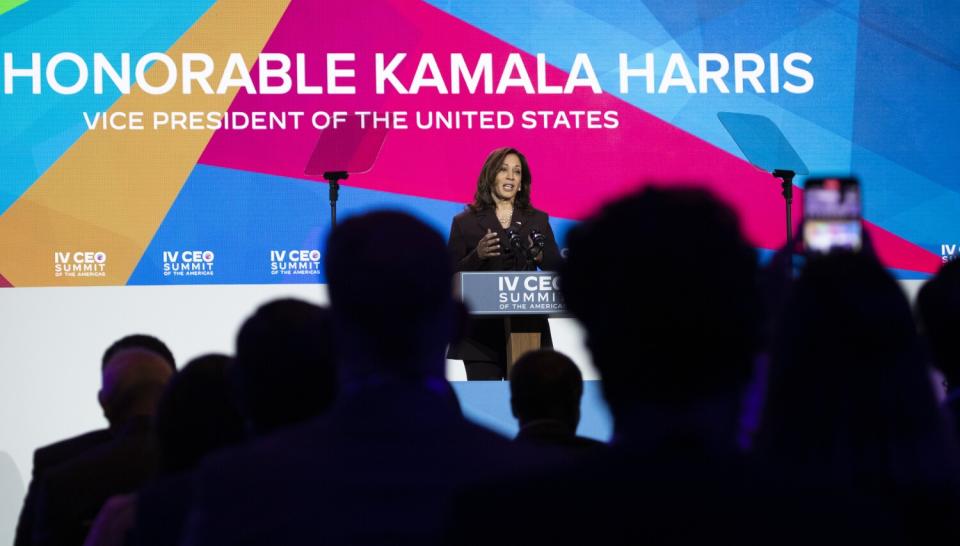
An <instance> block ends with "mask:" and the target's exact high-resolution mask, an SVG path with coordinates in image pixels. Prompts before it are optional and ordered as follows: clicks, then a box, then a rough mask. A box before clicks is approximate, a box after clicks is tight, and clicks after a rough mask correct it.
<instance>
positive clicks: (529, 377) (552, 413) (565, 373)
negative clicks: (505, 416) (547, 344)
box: [510, 350, 583, 432]
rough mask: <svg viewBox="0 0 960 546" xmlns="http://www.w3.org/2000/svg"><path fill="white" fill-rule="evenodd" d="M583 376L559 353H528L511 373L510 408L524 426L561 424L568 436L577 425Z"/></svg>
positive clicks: (545, 351) (574, 365) (570, 361)
mask: <svg viewBox="0 0 960 546" xmlns="http://www.w3.org/2000/svg"><path fill="white" fill-rule="evenodd" d="M581 396H583V375H582V374H581V373H580V369H579V368H577V365H576V364H574V363H573V361H572V360H570V358H569V357H567V356H566V355H564V354H562V353H558V352H555V351H549V350H541V351H531V352H529V353H527V354H525V355H523V356H522V357H520V359H519V360H517V362H516V363H515V364H514V365H513V369H512V370H511V371H510V407H511V408H512V410H513V415H514V417H516V418H517V420H518V421H519V422H520V426H523V425H525V424H527V423H530V422H531V421H538V420H551V421H560V422H562V423H564V424H565V425H567V426H568V427H569V428H570V430H571V432H574V431H576V430H577V425H578V424H579V423H580V398H581Z"/></svg>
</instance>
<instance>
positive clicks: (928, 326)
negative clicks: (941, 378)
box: [916, 260, 960, 387]
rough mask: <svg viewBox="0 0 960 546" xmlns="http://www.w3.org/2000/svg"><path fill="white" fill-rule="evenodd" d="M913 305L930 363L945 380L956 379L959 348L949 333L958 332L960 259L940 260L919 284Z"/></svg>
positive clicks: (959, 370) (959, 367)
mask: <svg viewBox="0 0 960 546" xmlns="http://www.w3.org/2000/svg"><path fill="white" fill-rule="evenodd" d="M916 309H917V315H918V318H919V320H920V325H921V328H922V330H923V334H924V337H925V338H926V341H927V343H928V346H929V348H930V350H931V352H932V356H933V364H934V365H935V366H936V367H937V369H939V370H940V371H941V372H943V374H944V375H945V376H946V377H947V379H948V380H949V381H952V382H957V381H960V354H958V353H960V352H958V351H957V349H956V346H955V344H956V338H954V337H953V336H955V335H957V332H960V260H952V261H950V262H947V263H946V264H944V265H943V266H942V267H941V268H940V271H938V272H937V274H936V276H934V277H933V278H932V279H930V280H929V281H927V282H926V283H925V284H924V285H923V286H922V287H921V288H920V292H919V293H918V294H917V302H916ZM951 387H960V385H951Z"/></svg>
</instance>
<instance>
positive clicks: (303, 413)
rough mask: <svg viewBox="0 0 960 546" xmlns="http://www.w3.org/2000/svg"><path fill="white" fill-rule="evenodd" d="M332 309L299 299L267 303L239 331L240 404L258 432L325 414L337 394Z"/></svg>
mask: <svg viewBox="0 0 960 546" xmlns="http://www.w3.org/2000/svg"><path fill="white" fill-rule="evenodd" d="M334 358H335V357H334V340H333V331H332V325H331V318H330V311H329V310H327V309H325V308H323V307H319V306H316V305H313V304H311V303H307V302H305V301H301V300H296V299H281V300H276V301H272V302H269V303H266V304H264V305H263V306H261V307H260V308H259V309H257V311H256V312H255V313H254V314H253V316H251V317H250V318H248V319H247V320H246V322H244V323H243V326H241V327H240V332H239V333H238V334H237V351H236V359H235V362H234V366H233V368H234V369H233V373H234V377H235V382H236V391H237V400H238V407H239V409H240V412H241V414H242V415H243V416H244V418H245V419H246V420H247V422H248V423H249V424H250V426H251V427H252V430H253V432H254V433H256V434H263V433H266V432H270V431H272V430H274V429H276V428H279V427H282V426H285V425H289V424H292V423H297V422H300V421H303V420H305V419H308V418H310V417H314V416H316V415H319V414H320V413H322V412H323V411H324V410H326V409H327V408H329V407H330V405H331V404H332V403H333V399H334V396H335V394H336V389H337V385H336V367H335V364H334Z"/></svg>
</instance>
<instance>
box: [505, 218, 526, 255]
mask: <svg viewBox="0 0 960 546" xmlns="http://www.w3.org/2000/svg"><path fill="white" fill-rule="evenodd" d="M518 223H519V222H518ZM507 241H508V242H509V243H510V246H511V247H512V248H515V249H517V250H521V251H522V250H523V242H522V241H521V240H520V232H519V231H518V230H516V229H513V228H510V229H508V230H507Z"/></svg>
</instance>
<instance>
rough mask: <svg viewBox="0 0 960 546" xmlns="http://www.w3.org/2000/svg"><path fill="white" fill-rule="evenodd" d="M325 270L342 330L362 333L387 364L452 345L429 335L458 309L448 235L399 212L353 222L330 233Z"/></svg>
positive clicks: (441, 335)
mask: <svg viewBox="0 0 960 546" xmlns="http://www.w3.org/2000/svg"><path fill="white" fill-rule="evenodd" d="M325 266H326V274H327V283H328V284H327V286H328V292H329V294H330V305H331V309H332V311H333V314H334V316H335V318H336V325H337V328H338V329H340V330H341V331H344V332H348V333H351V334H353V333H356V334H359V335H362V336H363V337H364V339H365V340H366V342H367V343H368V344H369V347H366V348H367V349H369V350H371V351H373V352H376V353H379V354H381V355H383V356H384V357H385V358H383V359H382V360H383V361H384V364H385V365H386V364H387V363H388V362H389V361H391V360H399V358H398V357H400V356H410V355H419V354H421V353H420V352H419V351H421V350H423V349H424V348H425V347H427V346H431V347H432V346H434V345H436V344H439V345H440V346H441V347H442V346H445V345H446V343H447V342H448V341H449V339H448V338H447V337H445V333H443V332H436V331H425V329H426V330H431V329H436V328H437V327H439V326H442V325H446V323H447V322H448V321H447V320H446V319H444V322H443V324H440V325H438V323H437V320H438V319H440V318H443V316H442V315H443V313H445V312H448V311H449V310H451V309H452V308H453V290H452V286H453V283H452V275H453V273H452V269H451V264H450V261H449V258H448V254H447V248H446V243H445V242H444V240H443V237H442V236H441V235H440V234H439V233H438V232H437V231H435V230H434V229H433V228H431V227H429V226H427V225H426V224H424V223H423V222H421V221H420V220H418V219H416V218H414V217H412V216H410V215H408V214H405V213H401V212H392V211H380V212H372V213H368V214H364V215H360V216H355V217H352V218H350V219H348V220H346V221H345V222H343V223H342V224H340V225H338V226H337V227H336V229H334V230H333V233H332V234H331V235H330V239H329V241H328V243H327V259H326V262H325ZM345 350H346V349H345ZM410 363H412V362H410ZM410 363H408V364H410ZM380 371H387V370H386V369H384V370H380ZM390 371H391V372H396V373H400V374H409V373H412V374H415V375H418V374H422V373H429V374H431V375H433V374H435V370H431V371H429V372H428V371H427V370H412V369H409V370H397V369H391V370H390Z"/></svg>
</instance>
